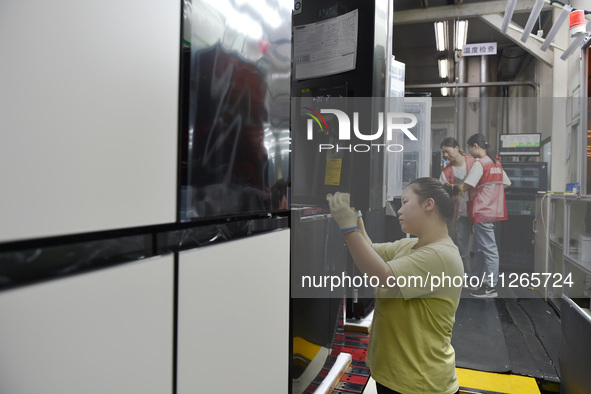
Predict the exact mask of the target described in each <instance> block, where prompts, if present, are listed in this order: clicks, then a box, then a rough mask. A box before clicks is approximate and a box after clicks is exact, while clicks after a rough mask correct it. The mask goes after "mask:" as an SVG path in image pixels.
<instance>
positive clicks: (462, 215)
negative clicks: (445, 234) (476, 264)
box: [439, 137, 475, 274]
mask: <svg viewBox="0 0 591 394" xmlns="http://www.w3.org/2000/svg"><path fill="white" fill-rule="evenodd" d="M440 146H441V152H442V153H443V157H444V158H445V159H446V160H449V164H448V165H447V166H445V168H444V169H443V171H442V172H441V176H440V177H439V181H440V182H441V183H443V184H446V183H449V184H450V185H454V186H459V185H461V184H462V183H464V180H465V179H466V176H468V173H469V172H470V169H471V168H472V165H473V164H474V162H475V159H474V158H473V157H472V156H465V154H464V151H463V150H461V149H460V144H459V143H458V141H457V140H456V139H455V138H453V137H448V138H446V139H444V140H443V141H442V142H441V145H440ZM454 199H455V200H456V222H455V239H454V241H455V242H456V245H458V249H459V250H460V256H462V262H463V263H464V272H465V273H466V274H469V273H470V271H471V269H470V235H472V223H471V222H470V219H469V218H468V207H467V202H468V193H465V194H462V195H458V196H456V197H454Z"/></svg>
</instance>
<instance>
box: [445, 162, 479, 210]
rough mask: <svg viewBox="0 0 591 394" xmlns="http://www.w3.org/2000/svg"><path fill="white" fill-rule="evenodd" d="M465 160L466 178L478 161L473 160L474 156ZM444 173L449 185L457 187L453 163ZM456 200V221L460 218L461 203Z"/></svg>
mask: <svg viewBox="0 0 591 394" xmlns="http://www.w3.org/2000/svg"><path fill="white" fill-rule="evenodd" d="M464 160H466V176H468V173H469V172H470V169H472V165H474V163H475V162H476V159H475V158H473V157H472V156H464ZM442 172H443V173H444V174H445V178H446V179H447V183H449V184H450V185H455V184H456V177H455V176H454V170H453V166H452V164H451V163H449V164H448V165H446V166H445V168H444V169H443V170H442ZM454 200H456V212H457V213H456V219H459V218H460V201H459V199H458V197H457V196H456V197H454Z"/></svg>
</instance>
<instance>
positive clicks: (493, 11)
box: [393, 0, 553, 97]
mask: <svg viewBox="0 0 591 394" xmlns="http://www.w3.org/2000/svg"><path fill="white" fill-rule="evenodd" d="M533 5H534V0H517V3H516V8H515V12H514V14H513V17H512V23H513V24H514V27H515V28H511V27H510V28H509V29H508V31H507V34H503V33H501V32H500V25H501V23H502V19H503V15H504V12H505V8H506V6H507V0H488V1H478V0H455V1H454V0H394V33H393V53H394V56H395V58H396V60H398V61H401V62H403V63H405V64H406V85H407V86H408V85H416V84H433V83H441V82H453V80H454V72H455V69H454V62H453V59H454V50H453V48H450V45H448V49H447V51H444V52H438V51H437V50H436V43H435V28H434V22H437V21H442V20H447V21H448V26H449V28H448V29H449V36H450V37H451V38H453V34H454V33H453V27H452V26H453V25H454V22H455V21H456V20H460V19H462V20H468V34H467V44H475V43H488V42H496V43H497V55H496V58H495V59H494V61H493V62H491V64H493V65H495V66H496V80H498V81H513V80H515V78H516V77H517V75H518V74H519V72H520V70H522V69H523V68H525V67H527V66H528V65H529V64H530V62H532V61H533V60H534V59H536V58H537V59H539V60H542V61H544V62H545V63H546V64H548V65H552V58H553V56H552V51H553V48H552V47H551V48H550V49H549V50H548V51H546V52H542V51H541V50H539V47H540V45H541V41H542V40H535V39H533V38H531V37H530V38H529V39H528V41H527V42H526V44H523V43H521V41H520V40H519V37H520V36H521V33H520V32H519V31H518V29H519V28H521V29H522V30H523V27H524V26H525V24H526V23H527V20H528V18H529V15H530V12H531V9H532V7H533ZM551 10H552V6H551V5H549V4H548V3H545V4H544V7H543V8H542V12H541V13H540V16H539V18H537V19H538V20H537V21H536V23H535V24H534V27H533V34H536V32H538V31H539V30H543V35H542V37H546V36H547V34H548V32H549V31H550V29H551V28H552V12H551ZM516 28H517V29H516ZM442 57H445V58H448V59H449V60H450V63H451V65H452V66H451V69H450V74H451V76H450V77H449V78H448V80H447V81H446V80H443V79H441V78H440V77H439V71H438V62H437V61H438V59H439V58H442ZM491 60H492V59H491ZM492 72H493V73H494V72H495V70H493V71H492ZM494 79H495V78H494V77H493V80H494ZM431 92H432V94H433V96H434V97H435V96H438V95H440V91H439V89H433V90H431Z"/></svg>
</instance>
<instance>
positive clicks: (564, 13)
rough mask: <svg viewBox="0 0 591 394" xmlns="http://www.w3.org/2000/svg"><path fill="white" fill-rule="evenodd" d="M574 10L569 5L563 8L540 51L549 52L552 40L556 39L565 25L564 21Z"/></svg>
mask: <svg viewBox="0 0 591 394" xmlns="http://www.w3.org/2000/svg"><path fill="white" fill-rule="evenodd" d="M572 10H573V7H571V6H570V5H568V4H565V6H564V7H562V11H560V14H559V15H558V18H556V22H554V24H553V25H552V29H550V32H549V33H548V36H547V37H546V40H545V41H544V43H543V44H542V46H541V47H540V49H541V50H542V51H546V50H548V48H549V47H550V44H551V43H552V40H554V37H556V34H557V33H558V30H560V26H562V24H563V23H564V21H565V20H566V18H567V17H568V14H570V12H571V11H572Z"/></svg>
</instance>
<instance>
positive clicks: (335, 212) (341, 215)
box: [326, 192, 359, 231]
mask: <svg viewBox="0 0 591 394" xmlns="http://www.w3.org/2000/svg"><path fill="white" fill-rule="evenodd" d="M326 200H327V201H328V206H329V207H330V213H331V215H332V217H333V219H334V220H335V221H336V222H337V223H338V225H339V227H340V228H341V231H347V230H353V229H356V228H358V226H357V218H358V217H359V213H358V212H357V211H355V210H354V209H353V208H351V195H350V194H349V193H341V192H336V193H335V194H334V196H333V195H332V194H327V195H326Z"/></svg>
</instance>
